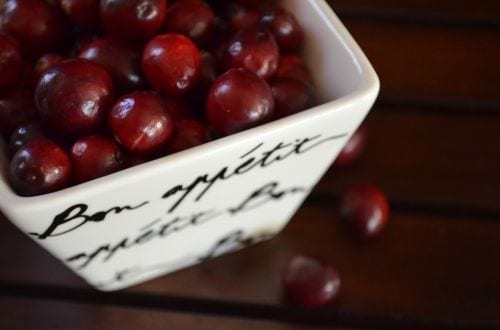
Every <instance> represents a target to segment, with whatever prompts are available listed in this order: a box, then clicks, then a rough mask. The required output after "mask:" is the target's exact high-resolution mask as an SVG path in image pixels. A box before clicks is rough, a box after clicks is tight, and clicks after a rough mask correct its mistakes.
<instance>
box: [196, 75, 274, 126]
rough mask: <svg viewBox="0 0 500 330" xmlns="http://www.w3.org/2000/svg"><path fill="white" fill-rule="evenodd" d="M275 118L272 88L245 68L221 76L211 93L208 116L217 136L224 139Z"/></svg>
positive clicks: (208, 101)
mask: <svg viewBox="0 0 500 330" xmlns="http://www.w3.org/2000/svg"><path fill="white" fill-rule="evenodd" d="M273 114H274V99H273V94H272V91H271V88H270V87H269V85H268V84H267V83H266V82H265V81H264V80H263V79H262V78H260V77H258V76H257V75H256V74H254V73H253V72H251V71H249V70H247V69H244V68H239V69H231V70H229V71H227V72H226V73H224V74H222V75H221V76H220V77H219V78H217V80H216V81H215V82H214V84H213V85H212V88H211V89H210V91H209V93H208V97H207V103H206V115H207V118H208V121H209V123H210V124H211V125H212V126H213V127H214V129H215V130H216V132H217V133H219V134H222V135H228V134H231V133H235V132H238V131H242V130H244V129H246V128H250V127H253V126H257V125H259V124H262V123H264V122H267V121H269V120H270V119H271V118H272V116H273Z"/></svg>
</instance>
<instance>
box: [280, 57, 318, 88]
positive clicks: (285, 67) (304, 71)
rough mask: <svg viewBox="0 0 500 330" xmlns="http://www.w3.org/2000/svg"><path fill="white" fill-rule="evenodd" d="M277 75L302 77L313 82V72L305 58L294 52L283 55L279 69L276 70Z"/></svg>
mask: <svg viewBox="0 0 500 330" xmlns="http://www.w3.org/2000/svg"><path fill="white" fill-rule="evenodd" d="M276 77H291V78H297V79H302V80H304V81H307V82H308V83H311V84H312V83H313V81H312V78H311V73H310V72H309V69H308V68H307V65H306V64H305V62H304V60H303V59H302V58H301V57H299V56H297V55H292V54H286V55H283V56H281V58H280V61H279V64H278V69H277V70H276Z"/></svg>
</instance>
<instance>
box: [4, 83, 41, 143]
mask: <svg viewBox="0 0 500 330" xmlns="http://www.w3.org/2000/svg"><path fill="white" fill-rule="evenodd" d="M36 118H37V112H36V107H35V102H34V98H33V92H32V91H31V90H29V89H25V88H20V89H11V90H8V91H7V92H5V93H3V94H2V95H0V133H1V134H3V135H4V136H6V137H9V136H10V134H11V133H12V131H13V130H14V129H15V128H16V127H17V126H19V125H20V124H22V123H25V122H28V121H31V120H34V119H36Z"/></svg>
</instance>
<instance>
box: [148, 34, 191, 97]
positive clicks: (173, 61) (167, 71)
mask: <svg viewBox="0 0 500 330" xmlns="http://www.w3.org/2000/svg"><path fill="white" fill-rule="evenodd" d="M200 67H201V55H200V51H199V50H198V48H197V47H196V45H195V44H193V42H192V41H191V40H189V38H187V37H185V36H183V35H181V34H176V33H170V34H163V35H158V36H156V37H154V38H153V39H152V40H151V41H149V43H148V44H147V45H146V47H145V48H144V52H143V55H142V68H143V71H144V74H145V75H146V78H147V79H148V81H149V82H150V83H151V85H153V86H154V87H155V88H156V89H157V90H158V91H160V92H163V93H165V94H168V95H179V94H182V93H185V92H187V91H188V90H189V89H191V88H192V87H193V86H194V85H195V84H196V82H197V81H198V79H199V76H200Z"/></svg>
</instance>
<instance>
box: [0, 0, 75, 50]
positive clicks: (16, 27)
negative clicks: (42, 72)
mask: <svg viewBox="0 0 500 330" xmlns="http://www.w3.org/2000/svg"><path fill="white" fill-rule="evenodd" d="M0 15H1V19H0V24H1V26H0V30H2V31H3V32H5V33H7V34H9V35H10V36H12V37H14V38H16V39H17V41H19V43H20V44H21V48H22V49H23V52H24V55H26V56H28V57H32V58H38V57H39V56H40V55H42V54H45V53H51V52H57V51H58V50H60V49H61V48H62V47H64V45H65V43H66V41H67V37H68V32H69V30H70V29H69V26H68V24H67V21H66V17H65V16H64V14H63V13H62V11H61V9H60V8H58V7H57V6H53V5H50V4H49V3H48V2H47V1H45V0H7V1H5V3H4V4H3V6H2V7H1V8H0Z"/></svg>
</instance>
